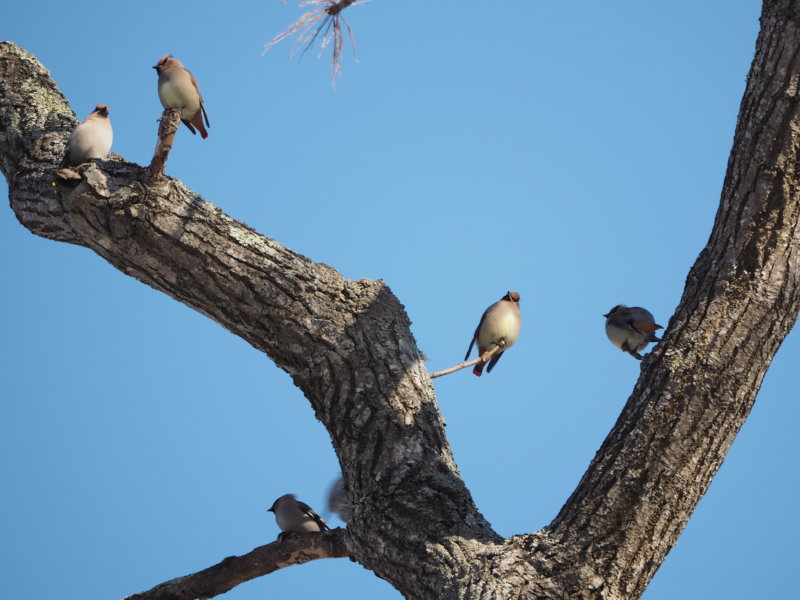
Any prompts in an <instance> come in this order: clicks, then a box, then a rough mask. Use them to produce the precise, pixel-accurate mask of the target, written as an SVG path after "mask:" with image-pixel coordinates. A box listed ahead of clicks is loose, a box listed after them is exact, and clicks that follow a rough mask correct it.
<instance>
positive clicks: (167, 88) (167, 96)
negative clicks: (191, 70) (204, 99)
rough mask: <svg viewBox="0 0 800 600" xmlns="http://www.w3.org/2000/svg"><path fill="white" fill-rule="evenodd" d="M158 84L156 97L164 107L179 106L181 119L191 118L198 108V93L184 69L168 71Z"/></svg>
mask: <svg viewBox="0 0 800 600" xmlns="http://www.w3.org/2000/svg"><path fill="white" fill-rule="evenodd" d="M170 75H171V76H170V77H166V76H165V77H163V78H161V80H160V81H159V84H158V97H159V99H160V100H161V105H162V106H163V107H164V108H180V109H181V118H182V119H191V118H192V117H193V116H194V115H196V114H197V111H198V110H200V95H199V94H198V93H197V90H196V89H195V87H194V85H193V84H192V82H191V79H190V77H189V74H188V73H187V72H186V71H183V72H178V73H170Z"/></svg>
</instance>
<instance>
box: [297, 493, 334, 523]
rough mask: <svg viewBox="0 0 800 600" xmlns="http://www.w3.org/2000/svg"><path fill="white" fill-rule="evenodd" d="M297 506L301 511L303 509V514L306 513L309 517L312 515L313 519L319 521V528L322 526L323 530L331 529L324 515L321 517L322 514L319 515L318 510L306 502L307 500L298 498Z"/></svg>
mask: <svg viewBox="0 0 800 600" xmlns="http://www.w3.org/2000/svg"><path fill="white" fill-rule="evenodd" d="M297 507H298V508H299V509H300V510H301V511H303V514H304V515H306V516H307V517H311V518H312V519H314V521H316V522H317V525H319V528H320V530H322V531H325V530H327V529H330V527H328V524H327V523H326V522H325V519H323V518H322V517H320V516H319V515H318V514H317V513H316V511H315V510H314V509H313V508H311V507H310V506H309V505H308V504H306V503H305V502H300V500H298V501H297Z"/></svg>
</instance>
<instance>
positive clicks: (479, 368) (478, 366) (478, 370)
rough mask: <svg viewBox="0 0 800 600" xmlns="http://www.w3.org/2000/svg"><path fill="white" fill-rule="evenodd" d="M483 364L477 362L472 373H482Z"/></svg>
mask: <svg viewBox="0 0 800 600" xmlns="http://www.w3.org/2000/svg"><path fill="white" fill-rule="evenodd" d="M485 364H486V363H485V362H479V363H478V364H477V365H475V368H474V369H472V374H473V375H476V376H477V377H480V376H481V375H483V366H484V365H485Z"/></svg>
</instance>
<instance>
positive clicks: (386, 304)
mask: <svg viewBox="0 0 800 600" xmlns="http://www.w3.org/2000/svg"><path fill="white" fill-rule="evenodd" d="M799 82H800V4H799V3H798V2H797V1H793V0H765V2H764V6H763V13H762V17H761V32H760V34H759V37H758V41H757V44H756V54H755V58H754V60H753V63H752V66H751V70H750V74H749V76H748V80H747V87H746V90H745V94H744V98H743V100H742V104H741V109H740V114H739V119H738V123H737V127H736V134H735V138H734V145H733V149H732V152H731V156H730V160H729V163H728V171H727V174H726V177H725V181H724V185H723V190H722V195H721V200H720V207H719V210H718V213H717V217H716V220H715V223H714V228H713V230H712V232H711V235H710V238H709V241H708V244H707V246H706V248H705V249H704V250H703V251H702V252H701V253H700V256H699V257H698V259H697V261H696V263H695V264H694V266H693V267H692V268H691V270H690V272H689V275H688V278H687V282H686V288H685V290H684V294H683V297H682V300H681V303H680V306H679V307H678V309H677V311H676V313H675V315H674V316H673V317H672V319H671V320H670V323H669V326H668V328H667V330H666V332H665V334H664V341H663V342H662V343H661V344H659V346H658V347H657V348H656V349H655V350H654V351H653V352H652V353H651V354H650V355H648V356H647V357H646V358H645V359H644V361H643V363H642V372H641V377H640V379H639V382H638V383H637V384H636V387H635V388H634V390H633V393H632V395H631V397H630V398H629V399H628V402H627V404H626V406H625V408H624V410H623V412H622V414H621V415H620V417H619V419H618V421H617V422H616V424H615V425H614V427H613V428H612V430H611V432H610V433H609V434H608V437H607V438H606V440H605V442H604V443H603V445H602V447H601V448H600V450H599V451H598V453H597V455H596V457H595V459H594V460H593V461H592V463H591V465H590V466H589V469H588V470H587V472H586V473H585V475H584V476H583V478H582V479H581V481H580V483H579V485H578V487H577V489H576V490H575V491H574V492H573V494H572V495H571V497H570V498H569V499H568V500H567V501H566V503H565V505H564V507H563V508H562V510H561V512H560V513H559V514H558V515H557V516H556V517H555V519H554V520H553V521H552V523H550V525H548V526H547V527H545V528H544V529H542V530H541V531H536V532H532V533H529V534H525V535H518V536H513V537H511V538H507V539H503V538H501V537H500V536H499V535H498V534H497V533H495V532H494V531H493V530H492V529H491V527H490V526H489V524H488V523H487V522H486V520H485V519H484V518H483V516H482V515H481V514H480V513H479V512H478V510H477V508H476V507H475V505H474V503H473V501H472V498H471V496H470V494H469V491H468V490H467V489H466V488H465V486H464V483H463V482H462V480H461V478H460V477H459V474H458V471H457V469H456V466H455V463H454V461H453V457H452V454H451V450H450V447H449V445H448V443H447V440H446V437H445V434H444V426H443V422H442V418H441V416H440V414H439V411H438V409H437V407H436V402H435V396H434V390H433V386H432V382H431V379H430V376H429V374H428V372H427V371H426V369H425V367H424V365H423V359H422V356H421V354H420V352H419V351H418V350H417V346H416V343H415V341H414V338H413V336H412V335H411V332H410V330H409V320H408V317H407V316H406V314H405V312H404V310H403V308H402V306H401V305H400V303H399V302H398V300H397V299H396V298H395V297H394V296H393V295H392V293H391V292H390V291H389V290H388V289H387V288H386V287H385V286H384V285H383V284H382V283H380V282H373V281H368V280H359V281H350V280H346V279H344V278H343V277H342V276H341V275H340V274H339V273H338V272H337V271H336V270H335V269H333V268H331V267H328V266H326V265H322V264H318V263H315V262H313V261H311V260H309V259H308V258H305V257H303V256H301V255H299V254H297V253H295V252H293V251H292V250H290V249H288V248H286V247H284V246H281V245H280V244H279V243H277V242H275V241H273V240H271V239H267V238H265V237H262V236H261V235H259V234H258V233H256V232H255V231H253V230H251V229H249V228H248V227H247V226H245V225H243V224H242V223H239V222H237V221H235V220H234V219H232V218H231V217H229V216H227V215H226V214H224V213H223V212H222V211H221V210H220V209H218V208H217V207H215V206H214V205H212V204H210V203H209V202H206V201H205V200H203V199H201V198H200V197H199V196H198V195H197V194H195V193H193V192H191V191H190V190H188V189H187V188H186V187H184V186H183V185H182V184H181V183H180V182H178V181H175V180H173V179H170V178H153V179H150V178H149V177H148V174H147V172H146V169H144V168H143V167H140V166H138V165H135V164H132V163H129V162H126V161H125V160H122V159H120V158H113V159H111V160H108V161H104V162H98V163H91V164H87V165H84V166H82V167H80V168H79V171H80V174H81V180H80V182H79V183H78V184H77V185H76V186H74V187H73V186H70V185H67V184H64V185H60V186H58V187H55V188H54V187H53V186H52V185H51V182H52V179H53V172H54V170H55V169H56V167H57V165H58V163H59V160H60V158H61V157H60V153H61V151H62V149H63V144H64V142H65V140H66V136H67V134H68V131H69V130H70V128H71V127H72V125H73V124H74V122H75V120H74V114H73V112H72V110H71V109H70V108H69V106H68V104H67V101H66V99H65V98H64V97H63V96H62V95H61V93H60V92H59V91H58V90H57V89H56V87H55V84H54V83H53V81H52V80H51V79H50V77H49V75H48V73H47V71H46V70H45V69H44V68H43V67H42V66H41V65H40V64H39V63H38V62H37V61H36V59H35V58H34V57H33V56H31V55H30V54H28V53H27V52H25V51H24V50H22V49H20V48H18V47H17V46H14V45H13V44H9V43H3V44H1V45H0V127H1V128H2V129H1V130H0V139H2V145H0V167H1V168H2V170H3V173H4V174H5V176H6V178H7V180H8V184H9V189H10V196H11V205H12V208H13V210H14V211H15V213H16V215H17V217H18V219H19V221H20V222H21V223H22V224H23V225H24V226H25V227H27V228H28V229H30V230H31V231H32V232H34V233H36V234H38V235H41V236H43V237H47V238H50V239H54V240H60V241H65V242H70V243H73V244H79V245H82V246H86V247H88V248H91V249H92V250H94V251H95V252H96V253H97V254H99V255H100V256H102V257H103V258H105V259H106V260H107V261H109V262H110V263H112V264H113V265H115V266H116V267H117V268H119V269H120V270H122V271H123V272H125V273H127V274H129V275H131V276H133V277H135V278H137V279H139V280H140V281H142V282H144V283H146V284H148V285H150V286H152V287H153V288H155V289H158V290H161V291H163V292H165V293H167V294H169V295H170V296H172V297H173V298H175V299H177V300H179V301H181V302H183V303H184V304H186V305H188V306H191V307H192V308H194V309H196V310H198V311H200V312H201V313H203V314H205V315H207V316H208V317H210V318H212V319H214V320H215V321H217V322H218V323H220V324H222V325H223V326H224V327H226V328H227V329H229V330H230V331H231V332H233V333H235V334H236V335H238V336H240V337H242V338H243V339H245V340H247V341H248V342H249V343H250V344H252V345H253V346H255V347H256V348H259V349H260V350H262V351H263V352H265V353H266V354H267V355H268V356H269V357H270V358H271V359H272V360H274V361H275V363H276V364H277V365H278V366H280V367H281V368H282V369H284V370H285V371H286V372H287V373H289V374H290V375H291V377H292V379H293V381H294V383H295V385H297V386H298V387H299V388H300V389H301V390H302V391H303V393H304V394H305V396H306V397H307V398H308V400H309V402H310V403H311V405H312V407H313V408H314V410H315V412H316V415H317V417H318V418H319V419H320V420H321V421H322V423H323V424H324V425H325V427H326V428H327V430H328V432H329V433H330V436H331V440H332V442H333V446H334V448H335V450H336V453H337V456H338V458H339V461H340V463H341V466H342V471H343V474H344V479H345V486H346V489H347V493H348V496H349V498H350V500H351V501H352V502H353V504H354V511H353V516H352V520H351V522H350V523H349V525H348V527H347V529H346V530H341V529H339V530H334V531H332V532H327V533H324V534H306V535H304V536H297V537H293V538H290V539H288V540H287V541H286V542H284V545H277V544H271V545H269V546H265V547H263V548H259V549H256V550H254V551H253V552H251V553H250V554H249V555H246V556H244V557H232V558H229V559H226V560H224V561H222V562H221V563H220V564H219V565H216V566H214V567H211V568H209V569H206V570H205V571H201V572H199V573H197V574H194V575H190V576H187V577H182V578H179V579H176V580H173V581H170V582H167V583H165V584H162V585H160V586H157V587H156V588H154V589H153V590H150V591H149V592H145V593H143V594H138V595H136V596H134V597H138V598H171V599H175V598H201V597H202V598H207V597H212V596H214V595H216V594H219V593H221V592H223V591H225V590H226V589H230V588H231V587H232V586H234V585H236V584H237V583H239V582H241V581H244V580H247V579H250V578H252V577H256V576H259V575H262V574H265V573H268V572H271V571H273V570H275V569H277V568H281V567H283V566H288V565H289V564H293V563H297V562H304V561H307V560H312V559H315V558H324V557H334V556H350V557H351V558H352V559H353V560H356V561H358V562H359V563H361V564H362V565H364V566H365V567H366V568H368V569H371V570H372V571H373V572H374V573H375V574H377V575H378V576H380V577H382V578H383V579H386V580H387V581H388V582H390V583H391V584H392V585H393V586H394V587H395V588H397V589H398V590H399V591H400V592H401V593H403V594H404V595H405V596H406V597H408V598H460V599H478V598H585V599H589V598H604V599H610V598H626V599H630V598H637V597H639V596H640V595H641V594H642V592H643V591H644V589H645V587H646V586H647V583H648V582H649V581H650V579H651V577H652V576H653V574H654V573H655V571H656V570H657V569H658V567H659V565H660V564H661V563H662V562H663V560H664V558H665V557H666V555H667V553H668V552H669V550H670V548H671V547H672V546H673V545H674V544H675V542H676V540H677V538H678V536H679V535H680V533H681V531H682V530H683V528H684V526H685V525H686V522H687V521H688V519H689V517H690V515H691V514H692V511H693V510H694V508H695V506H696V505H697V503H698V501H699V500H700V498H701V497H702V496H703V494H704V493H705V491H706V489H707V488H708V485H709V484H710V482H711V479H712V477H713V476H714V474H715V473H716V471H717V469H719V467H720V465H721V463H722V460H723V458H724V457H725V454H726V452H727V450H728V448H729V447H730V445H731V443H732V441H733V439H734V437H735V435H736V433H737V432H738V430H739V428H740V427H741V426H742V424H743V423H744V420H745V418H746V417H747V415H748V413H749V411H750V409H751V407H752V406H753V402H754V400H755V397H756V394H757V392H758V389H759V386H760V384H761V381H762V379H763V377H764V374H765V373H766V371H767V368H768V367H769V365H770V362H771V360H772V357H773V356H774V354H775V352H776V351H777V349H778V347H779V346H780V344H781V342H782V341H783V339H784V338H785V336H786V335H787V333H788V332H789V331H790V330H791V328H792V326H793V325H794V323H795V321H796V319H797V315H798V310H800V230H799V229H798V228H799V227H800V226H799V225H798V224H799V223H800V192H799V191H798V173H797V164H798V144H799V143H800V138H799V137H798V136H799V135H800V102H799V101H798V89H799V86H798V83H799ZM277 340H280V343H278V341H277Z"/></svg>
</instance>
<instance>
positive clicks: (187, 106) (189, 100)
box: [153, 54, 211, 139]
mask: <svg viewBox="0 0 800 600" xmlns="http://www.w3.org/2000/svg"><path fill="white" fill-rule="evenodd" d="M153 68H154V69H155V70H156V73H158V98H159V99H160V100H161V106H163V107H164V108H180V109H181V121H183V124H184V125H186V127H188V128H189V131H191V132H192V134H193V135H194V134H195V130H194V128H195V127H197V129H198V131H199V132H200V136H201V137H202V138H203V139H206V138H207V137H208V132H207V131H206V127H209V128H210V127H211V125H210V124H209V122H208V115H207V114H206V107H205V105H204V104H203V96H202V95H201V94H200V88H199V87H198V85H197V80H196V79H195V78H194V75H192V72H191V71H189V70H188V69H187V68H186V67H184V66H183V63H182V62H181V61H179V60H178V59H177V58H175V57H174V56H172V55H171V54H165V55H164V56H162V57H161V59H160V60H159V61H158V64H156V66H154V67H153ZM203 119H205V123H206V125H205V127H204V126H203Z"/></svg>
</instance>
